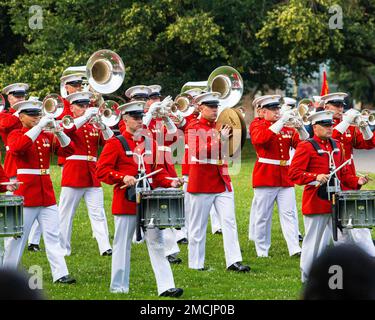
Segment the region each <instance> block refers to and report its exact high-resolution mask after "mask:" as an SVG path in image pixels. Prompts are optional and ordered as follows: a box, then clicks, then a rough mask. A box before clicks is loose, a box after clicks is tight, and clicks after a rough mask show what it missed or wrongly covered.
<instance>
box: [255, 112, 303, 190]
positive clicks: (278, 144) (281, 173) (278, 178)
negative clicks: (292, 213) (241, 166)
mask: <svg viewBox="0 0 375 320" xmlns="http://www.w3.org/2000/svg"><path fill="white" fill-rule="evenodd" d="M271 125H272V122H270V121H267V120H265V119H261V118H256V119H254V121H253V122H252V123H251V124H250V127H249V131H250V137H251V142H252V144H253V145H254V148H255V151H256V153H257V158H258V159H259V158H265V159H272V160H284V161H285V162H286V161H288V160H289V149H290V147H292V148H296V147H297V144H298V143H299V142H300V139H299V136H298V133H297V131H296V130H295V129H294V128H287V127H284V128H283V129H281V131H280V132H279V133H278V134H275V133H274V132H272V131H271V130H270V129H269V127H270V126H271ZM258 159H257V161H256V162H255V165H254V171H253V188H257V187H293V186H294V184H293V182H292V181H290V179H289V177H288V169H289V166H288V165H286V164H284V165H276V164H268V163H261V162H259V160H258Z"/></svg>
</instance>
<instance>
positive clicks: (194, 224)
mask: <svg viewBox="0 0 375 320" xmlns="http://www.w3.org/2000/svg"><path fill="white" fill-rule="evenodd" d="M190 205H191V208H190V209H191V210H190V216H189V231H188V236H189V268H191V269H200V268H204V259H205V251H206V231H207V223H208V216H209V213H210V210H211V207H212V206H213V205H214V206H215V209H216V211H217V213H218V215H219V219H220V221H221V226H222V231H223V241H224V252H225V260H226V266H227V267H229V266H231V265H232V264H233V263H235V262H240V261H242V256H241V250H240V244H239V242H238V234H237V223H236V214H235V206H234V193H233V192H229V191H225V192H222V193H190Z"/></svg>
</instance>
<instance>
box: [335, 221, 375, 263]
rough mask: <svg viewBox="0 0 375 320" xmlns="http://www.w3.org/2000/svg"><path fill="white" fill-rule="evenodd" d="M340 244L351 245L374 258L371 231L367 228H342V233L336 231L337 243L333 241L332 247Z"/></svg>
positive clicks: (374, 248)
mask: <svg viewBox="0 0 375 320" xmlns="http://www.w3.org/2000/svg"><path fill="white" fill-rule="evenodd" d="M342 243H352V244H355V245H357V246H358V247H360V248H361V249H362V250H364V251H365V252H366V253H367V254H368V255H370V256H371V257H375V246H374V242H373V241H372V237H371V231H370V229H367V228H354V229H347V228H343V230H342V232H340V230H338V233H337V241H334V245H335V246H336V245H339V244H342Z"/></svg>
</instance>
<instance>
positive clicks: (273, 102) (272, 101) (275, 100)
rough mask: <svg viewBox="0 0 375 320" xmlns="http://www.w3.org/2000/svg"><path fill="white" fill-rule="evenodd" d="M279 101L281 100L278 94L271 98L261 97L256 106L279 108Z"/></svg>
mask: <svg viewBox="0 0 375 320" xmlns="http://www.w3.org/2000/svg"><path fill="white" fill-rule="evenodd" d="M280 99H281V96H280V95H278V94H276V95H272V96H264V97H262V99H259V101H258V104H259V106H260V108H264V107H271V106H279V107H281V106H280Z"/></svg>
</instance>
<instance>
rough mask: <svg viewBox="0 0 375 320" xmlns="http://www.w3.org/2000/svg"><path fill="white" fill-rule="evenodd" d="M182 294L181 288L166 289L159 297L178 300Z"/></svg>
mask: <svg viewBox="0 0 375 320" xmlns="http://www.w3.org/2000/svg"><path fill="white" fill-rule="evenodd" d="M183 293H184V290H182V289H181V288H172V289H168V290H167V291H164V292H163V293H161V294H160V297H175V298H178V297H180V296H181V295H182V294H183Z"/></svg>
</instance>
